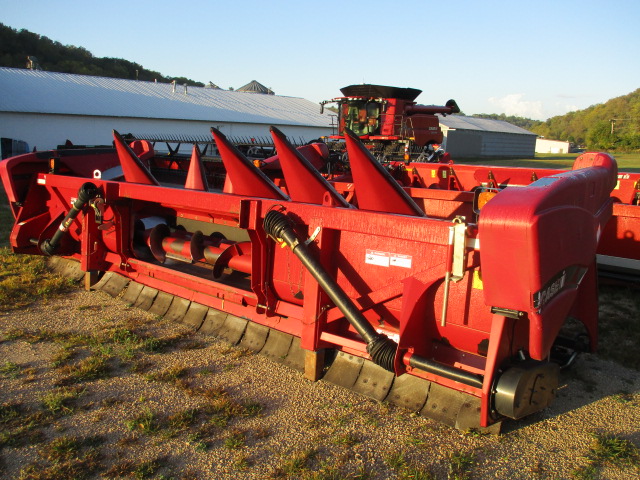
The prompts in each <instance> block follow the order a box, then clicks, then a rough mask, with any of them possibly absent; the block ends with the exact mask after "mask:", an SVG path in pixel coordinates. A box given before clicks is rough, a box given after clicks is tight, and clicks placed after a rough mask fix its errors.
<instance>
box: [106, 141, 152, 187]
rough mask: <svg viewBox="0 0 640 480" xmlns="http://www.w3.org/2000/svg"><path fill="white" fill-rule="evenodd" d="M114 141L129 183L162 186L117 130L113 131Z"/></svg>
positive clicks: (125, 177)
mask: <svg viewBox="0 0 640 480" xmlns="http://www.w3.org/2000/svg"><path fill="white" fill-rule="evenodd" d="M113 139H114V141H115V145H116V152H118V159H119V160H120V165H122V172H123V173H124V179H125V180H126V181H127V182H130V183H143V184H145V185H160V184H159V183H158V181H157V180H156V179H155V178H154V176H153V175H151V172H150V171H149V170H148V169H147V167H145V166H144V164H143V163H142V161H141V160H140V159H139V158H138V156H137V155H136V154H135V152H134V151H133V150H132V149H131V147H130V146H129V145H127V144H126V142H125V141H124V139H123V138H122V136H121V135H120V134H119V133H118V132H117V131H115V130H114V131H113Z"/></svg>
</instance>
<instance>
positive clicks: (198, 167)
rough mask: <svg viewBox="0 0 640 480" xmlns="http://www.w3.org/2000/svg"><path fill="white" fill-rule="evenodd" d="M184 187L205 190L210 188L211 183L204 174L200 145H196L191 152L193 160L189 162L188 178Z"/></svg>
mask: <svg viewBox="0 0 640 480" xmlns="http://www.w3.org/2000/svg"><path fill="white" fill-rule="evenodd" d="M184 188H189V189H191V190H202V191H204V192H206V191H207V190H209V184H208V183H207V177H206V176H205V174H204V165H202V158H201V156H200V149H199V148H198V145H194V146H193V151H192V152H191V161H190V162H189V171H188V172H187V180H186V181H185V183H184Z"/></svg>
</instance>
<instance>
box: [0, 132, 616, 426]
mask: <svg viewBox="0 0 640 480" xmlns="http://www.w3.org/2000/svg"><path fill="white" fill-rule="evenodd" d="M271 134H272V137H273V140H274V145H275V147H276V149H277V153H278V158H277V165H278V172H279V173H278V174H274V171H275V170H273V169H272V170H269V171H263V170H261V169H260V168H258V167H257V166H256V165H255V164H254V163H253V162H252V161H250V160H248V159H247V158H246V157H245V156H244V155H243V154H242V153H241V152H240V151H239V150H238V149H237V148H236V147H235V146H234V145H232V144H231V143H230V142H229V141H228V140H227V139H226V138H225V136H224V135H223V134H222V133H220V132H219V131H217V130H212V135H213V137H214V140H215V143H216V145H217V148H218V151H219V153H220V157H221V161H222V164H223V166H224V173H225V180H224V187H223V188H220V189H213V188H210V187H209V186H208V184H209V180H208V177H209V175H208V172H209V167H210V166H205V165H204V162H203V161H202V158H201V155H200V152H199V150H198V148H197V147H194V150H193V154H192V156H191V160H190V161H189V162H187V163H186V164H188V169H187V172H186V176H185V175H182V177H181V178H182V179H183V180H182V182H183V183H182V184H181V185H177V184H176V182H175V181H173V182H171V183H168V182H166V181H164V180H163V181H162V182H161V181H159V180H158V178H160V177H156V175H154V170H155V168H156V166H157V165H158V164H159V163H162V162H161V161H156V160H157V159H156V158H155V153H154V151H153V147H152V145H150V144H149V143H148V142H146V143H145V142H140V141H137V142H134V143H132V144H131V145H129V144H128V143H127V142H125V141H124V140H123V138H122V137H121V136H120V135H119V134H118V133H117V132H114V142H115V148H103V149H77V148H76V149H68V150H65V149H59V150H54V151H46V152H34V153H30V154H26V155H22V156H18V157H13V158H10V159H7V160H5V161H3V162H2V163H1V164H0V175H1V176H2V181H3V183H4V187H5V190H6V192H7V196H8V199H9V203H10V206H11V209H12V212H13V214H14V216H15V224H14V226H13V229H12V231H11V236H10V242H11V246H12V248H13V250H14V251H15V252H19V253H24V254H33V255H49V256H55V257H56V258H60V259H64V261H63V260H59V261H58V263H59V266H60V268H61V269H68V271H69V273H71V274H74V273H75V274H78V275H79V276H84V278H85V284H86V285H88V286H91V287H92V288H96V289H102V290H104V291H106V292H108V293H109V294H111V295H113V296H117V295H122V296H123V298H124V300H125V301H126V302H129V303H132V304H134V305H136V306H137V307H140V308H143V309H146V310H149V311H151V312H153V313H155V314H157V315H163V316H165V317H168V318H171V319H175V320H180V321H182V322H185V323H186V324H189V325H192V326H193V327H194V328H196V329H198V330H199V331H201V332H205V333H211V334H215V335H218V336H219V337H221V338H223V339H226V340H227V341H229V342H232V343H235V344H240V345H242V346H244V347H247V348H250V349H252V350H255V351H258V352H261V353H262V354H264V355H265V356H266V357H270V359H271V360H273V361H277V362H283V363H285V364H288V365H290V366H292V367H294V368H296V369H299V370H300V371H302V372H304V375H305V377H307V378H309V379H311V380H314V381H315V380H319V379H324V380H326V381H329V382H333V383H335V384H338V385H341V386H343V387H347V388H350V389H353V390H355V391H357V392H360V393H362V394H364V395H367V396H369V397H372V398H374V399H377V400H380V401H389V402H392V403H395V404H398V405H401V406H404V407H406V408H409V409H411V410H413V411H416V412H419V413H420V414H423V415H426V416H428V417H432V418H435V419H437V420H440V421H442V422H444V423H446V424H448V425H451V426H454V427H457V428H460V429H463V430H466V429H486V430H489V431H497V430H499V427H500V424H501V422H502V421H503V420H504V419H507V418H508V419H520V418H522V417H525V416H527V415H529V414H532V413H534V412H537V411H540V410H542V409H544V408H545V407H546V406H548V405H549V404H550V403H551V402H552V401H553V399H554V396H555V393H556V387H557V385H558V372H559V369H560V368H561V366H562V365H561V364H562V362H563V361H565V359H564V358H563V359H559V358H557V357H556V355H555V353H556V352H557V351H559V348H560V346H561V347H562V348H564V349H566V346H567V345H571V342H569V340H570V339H565V338H564V337H563V336H562V335H561V334H560V332H561V328H562V327H563V325H564V324H565V322H566V321H567V319H569V318H574V319H577V320H579V322H580V323H581V324H582V326H583V327H584V331H585V332H586V334H587V336H588V342H586V345H587V348H590V349H592V350H593V349H595V347H596V343H597V315H598V311H597V306H598V305H597V277H596V267H595V258H596V249H597V246H598V240H599V237H600V234H601V232H602V231H603V229H604V228H605V225H606V223H607V221H608V220H609V218H610V216H611V213H612V198H611V191H612V190H613V189H614V187H615V186H616V179H617V177H616V175H617V170H616V164H615V161H614V160H613V158H611V157H610V156H609V155H606V154H595V153H593V154H585V155H582V156H581V157H579V158H578V159H577V160H576V163H575V165H574V169H573V170H571V171H567V172H563V173H560V174H551V175H548V176H546V177H544V178H542V179H540V180H538V181H535V182H532V183H530V184H529V185H527V186H523V187H521V188H517V189H516V188H510V189H504V190H503V191H501V192H500V193H498V194H497V195H495V196H494V197H493V198H491V200H490V201H488V202H487V203H486V204H484V205H482V206H478V205H476V204H474V202H473V201H472V199H473V194H472V193H470V192H465V191H453V190H447V189H429V188H421V187H406V188H403V187H402V186H401V185H400V184H399V183H398V182H397V181H396V180H395V179H394V178H392V176H391V175H390V174H389V171H388V170H387V169H385V168H383V167H382V166H381V164H380V163H379V162H378V161H376V160H375V159H374V158H373V157H372V156H371V154H370V153H369V151H368V150H367V149H366V147H365V146H364V145H363V144H362V143H361V141H360V139H359V138H358V137H357V136H356V135H355V134H353V133H352V132H349V131H347V132H346V134H345V141H346V148H347V150H348V156H349V162H350V169H351V180H350V183H349V185H347V186H343V187H344V188H343V187H340V186H339V185H338V184H334V183H332V182H330V181H328V180H327V178H326V177H325V176H323V175H322V174H320V173H319V171H318V169H317V168H315V167H314V164H315V161H316V160H317V158H316V157H317V156H318V155H320V154H321V153H322V152H323V148H322V145H320V146H317V148H315V149H314V148H306V150H305V149H304V148H305V147H302V149H300V150H297V149H295V148H294V147H293V146H292V145H291V144H290V143H289V142H288V140H287V138H286V137H285V136H284V135H283V134H282V132H280V131H278V130H277V129H275V128H272V130H271ZM320 156H321V155H320ZM267 163H270V164H271V165H272V167H273V162H267ZM186 164H185V165H186ZM165 170H166V169H165ZM165 173H166V172H165ZM209 173H210V172H209ZM267 174H268V175H267ZM338 187H340V188H338ZM575 343H576V345H577V344H578V343H580V342H575ZM271 360H265V361H271Z"/></svg>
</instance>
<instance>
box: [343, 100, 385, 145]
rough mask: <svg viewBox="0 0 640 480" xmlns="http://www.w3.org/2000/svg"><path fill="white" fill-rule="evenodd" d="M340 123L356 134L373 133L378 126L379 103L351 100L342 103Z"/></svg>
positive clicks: (376, 130) (375, 132) (376, 131)
mask: <svg viewBox="0 0 640 480" xmlns="http://www.w3.org/2000/svg"><path fill="white" fill-rule="evenodd" d="M341 110H342V122H341V124H342V125H344V126H345V127H347V128H349V129H350V130H352V131H353V132H354V133H355V134H356V135H359V136H362V135H375V134H377V133H378V128H379V127H380V103H378V102H368V101H366V100H352V101H349V102H346V103H343V104H342V109H341ZM343 131H344V130H343Z"/></svg>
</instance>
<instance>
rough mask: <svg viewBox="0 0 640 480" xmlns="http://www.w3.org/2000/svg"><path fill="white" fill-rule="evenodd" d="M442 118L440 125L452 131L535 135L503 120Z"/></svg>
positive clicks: (450, 116) (452, 116)
mask: <svg viewBox="0 0 640 480" xmlns="http://www.w3.org/2000/svg"><path fill="white" fill-rule="evenodd" d="M438 116H439V117H440V125H442V126H443V127H446V128H448V129H450V130H454V129H455V130H478V131H483V132H497V133H515V134H517V135H534V136H537V135H536V134H535V133H533V132H530V131H529V130H525V129H524V128H520V127H516V126H515V125H512V124H510V123H509V122H505V121H503V120H492V119H490V118H477V117H465V116H463V115H447V116H446V117H445V116H442V115H438Z"/></svg>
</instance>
